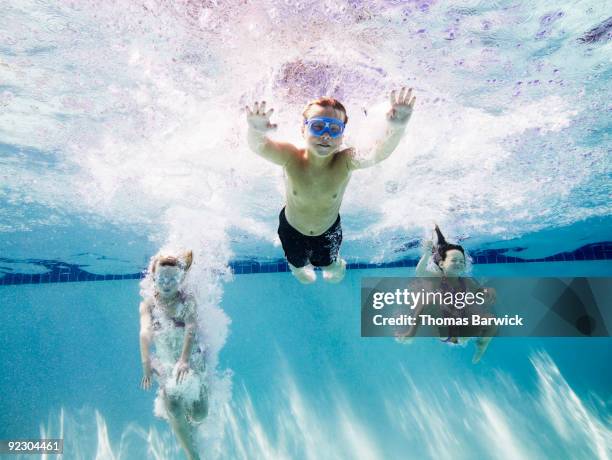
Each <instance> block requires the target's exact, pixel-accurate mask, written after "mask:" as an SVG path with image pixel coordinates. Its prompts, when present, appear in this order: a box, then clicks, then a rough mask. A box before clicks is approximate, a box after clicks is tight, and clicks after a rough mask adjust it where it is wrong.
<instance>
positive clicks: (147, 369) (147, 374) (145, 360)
mask: <svg viewBox="0 0 612 460" xmlns="http://www.w3.org/2000/svg"><path fill="white" fill-rule="evenodd" d="M151 323H152V321H151V311H150V310H149V305H148V303H147V302H146V301H143V302H141V303H140V361H141V362H142V372H143V374H144V376H143V378H142V382H141V387H142V388H143V389H144V390H148V389H149V388H151V359H150V356H149V345H150V343H151V329H152V328H151Z"/></svg>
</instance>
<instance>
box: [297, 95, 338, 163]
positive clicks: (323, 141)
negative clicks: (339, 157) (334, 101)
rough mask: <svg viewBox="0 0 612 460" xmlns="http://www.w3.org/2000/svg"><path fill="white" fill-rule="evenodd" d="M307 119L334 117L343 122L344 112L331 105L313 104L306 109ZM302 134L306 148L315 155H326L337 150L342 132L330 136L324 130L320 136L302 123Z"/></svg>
mask: <svg viewBox="0 0 612 460" xmlns="http://www.w3.org/2000/svg"><path fill="white" fill-rule="evenodd" d="M307 115H308V119H310V118H315V117H324V118H335V119H337V120H340V121H341V122H344V113H343V112H342V111H341V110H338V109H334V108H333V107H322V106H320V105H313V106H312V107H310V109H309V110H308V114H307ZM302 135H303V136H304V140H305V141H306V148H307V149H308V150H309V151H311V152H314V154H315V155H317V156H320V157H326V156H328V155H332V154H334V153H336V152H337V151H338V149H339V148H340V146H341V145H342V134H340V135H339V136H337V137H332V136H331V135H330V134H329V133H328V132H324V133H323V134H321V135H320V136H316V135H314V134H313V133H312V132H311V131H310V129H308V127H307V126H306V125H302Z"/></svg>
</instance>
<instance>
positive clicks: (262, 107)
mask: <svg viewBox="0 0 612 460" xmlns="http://www.w3.org/2000/svg"><path fill="white" fill-rule="evenodd" d="M272 112H274V109H270V110H268V111H267V112H266V101H261V102H255V103H254V104H253V110H251V108H250V107H249V106H248V105H247V106H246V114H247V123H248V124H249V126H250V127H251V128H252V129H254V130H256V131H260V132H262V133H265V132H266V131H271V130H273V129H276V128H277V125H276V124H272V123H270V116H271V115H272Z"/></svg>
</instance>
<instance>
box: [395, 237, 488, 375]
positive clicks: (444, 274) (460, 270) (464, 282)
mask: <svg viewBox="0 0 612 460" xmlns="http://www.w3.org/2000/svg"><path fill="white" fill-rule="evenodd" d="M435 233H436V243H435V244H434V242H433V240H427V241H425V243H424V245H423V246H424V253H423V256H422V257H421V259H420V260H419V263H418V264H417V267H416V276H417V277H427V278H430V280H431V282H432V284H431V285H430V286H429V290H432V291H434V290H435V291H440V292H442V293H448V292H451V293H453V294H455V293H458V292H473V293H476V292H482V293H483V294H484V298H485V304H484V305H483V306H481V307H478V306H476V305H472V306H469V307H465V308H461V309H459V308H455V306H454V305H447V304H442V305H435V306H434V307H435V308H434V309H435V310H436V311H435V313H436V314H437V315H436V316H444V317H462V316H466V317H469V315H471V314H477V315H480V316H488V317H490V316H492V313H491V310H490V307H491V305H493V304H494V303H495V290H494V289H491V288H487V289H483V288H481V287H480V285H479V284H478V283H477V282H476V281H474V280H473V279H472V278H467V277H465V276H464V274H465V271H466V258H465V250H464V249H463V247H462V246H460V245H458V244H452V243H449V242H447V241H446V238H445V237H444V235H443V234H442V231H441V230H440V228H439V227H438V226H437V225H436V226H435ZM431 262H433V263H431ZM428 306H429V307H431V305H425V304H420V305H418V306H417V307H416V308H415V313H414V314H415V316H417V317H418V316H420V315H421V314H422V313H423V310H424V309H425V307H428ZM483 307H484V308H483ZM417 327H418V326H412V327H410V328H409V330H408V331H407V332H406V333H405V334H402V335H401V337H399V338H398V339H399V341H401V342H407V341H408V340H406V339H407V338H411V337H413V336H414V335H415V334H416V330H417ZM495 331H496V327H495V326H480V327H477V328H476V329H475V326H455V327H448V334H447V337H441V339H442V341H443V342H445V343H448V344H449V345H465V344H466V343H467V341H468V340H469V338H470V337H472V336H475V338H476V341H475V345H476V351H475V353H474V356H473V358H472V362H473V363H474V364H475V363H478V362H479V361H480V359H481V358H482V356H483V355H484V353H485V351H486V350H487V347H488V346H489V343H490V342H491V340H492V338H493V336H494V335H495ZM462 332H463V333H464V335H466V336H467V337H461V334H462ZM445 335H446V334H445Z"/></svg>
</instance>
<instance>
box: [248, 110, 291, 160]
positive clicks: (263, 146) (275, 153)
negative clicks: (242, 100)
mask: <svg viewBox="0 0 612 460" xmlns="http://www.w3.org/2000/svg"><path fill="white" fill-rule="evenodd" d="M272 112H274V109H270V110H268V111H267V112H266V101H262V102H255V104H253V110H251V108H250V107H249V106H248V105H247V106H246V114H247V123H248V124H249V131H248V134H247V136H248V142H249V147H251V150H253V152H255V153H256V154H257V155H259V156H261V157H263V158H265V159H266V160H269V161H271V162H272V163H276V164H277V165H281V166H284V165H285V164H286V163H287V161H288V160H289V158H291V156H292V155H295V154H297V152H298V149H297V148H296V147H295V146H294V145H292V144H289V143H287V142H275V141H272V140H270V139H269V138H268V136H266V133H267V132H268V131H272V130H274V129H276V127H277V125H275V124H272V123H270V116H271V115H272Z"/></svg>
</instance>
